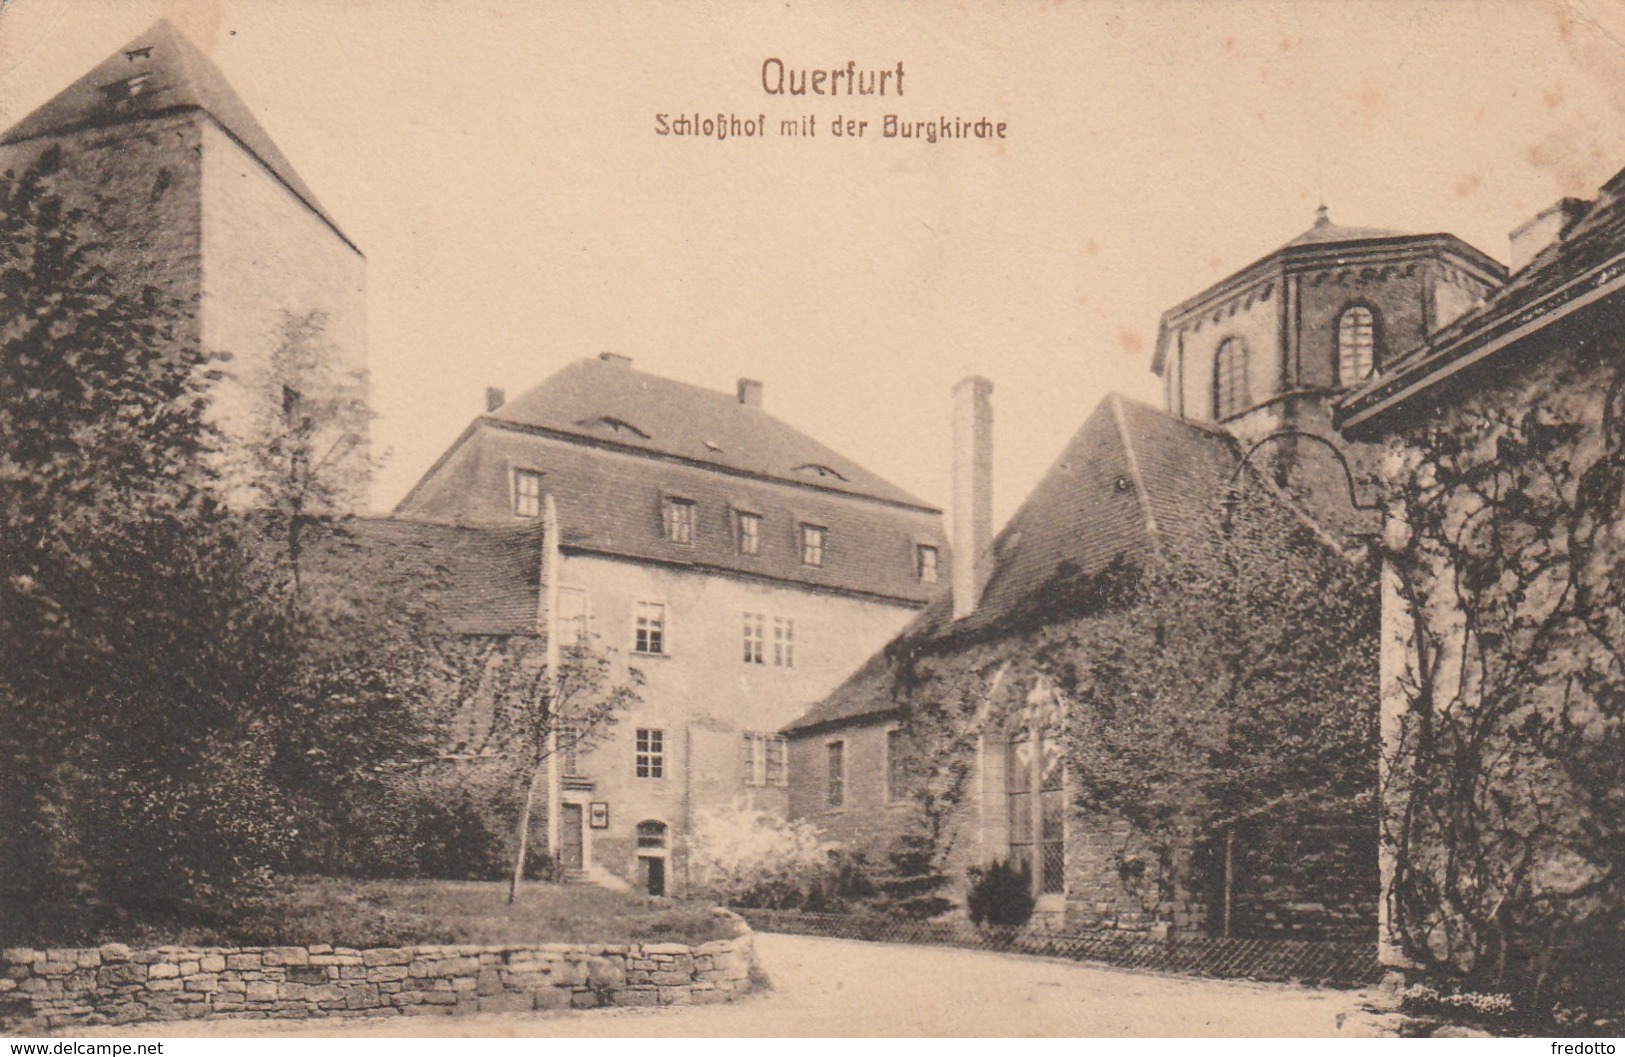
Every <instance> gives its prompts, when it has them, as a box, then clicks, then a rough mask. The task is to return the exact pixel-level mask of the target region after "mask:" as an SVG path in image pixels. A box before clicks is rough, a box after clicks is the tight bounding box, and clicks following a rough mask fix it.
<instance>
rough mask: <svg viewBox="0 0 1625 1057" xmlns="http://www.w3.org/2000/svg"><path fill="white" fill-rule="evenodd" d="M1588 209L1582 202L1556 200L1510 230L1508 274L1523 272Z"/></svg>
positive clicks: (1567, 231) (1580, 200)
mask: <svg viewBox="0 0 1625 1057" xmlns="http://www.w3.org/2000/svg"><path fill="white" fill-rule="evenodd" d="M1590 208H1591V203H1590V202H1588V201H1586V200H1585V199H1583V198H1560V199H1558V200H1557V201H1556V202H1555V203H1554V204H1552V205H1549V206H1547V207H1546V208H1545V209H1542V210H1541V211H1540V212H1538V213H1536V214H1535V215H1534V216H1532V217H1530V218H1529V219H1528V220H1526V221H1524V222H1523V223H1522V224H1519V225H1518V226H1517V227H1515V228H1513V229H1512V234H1511V235H1510V236H1508V239H1509V241H1510V242H1511V243H1512V268H1511V270H1512V271H1514V272H1521V271H1523V269H1524V268H1525V267H1526V266H1527V265H1528V264H1529V262H1530V261H1532V260H1534V259H1535V257H1536V256H1537V255H1538V254H1539V253H1540V251H1541V250H1543V249H1545V248H1546V247H1547V246H1550V245H1552V243H1554V242H1557V241H1559V240H1561V239H1562V238H1563V236H1564V235H1567V234H1568V233H1569V229H1571V228H1573V227H1574V225H1575V224H1576V223H1577V222H1578V221H1579V220H1580V218H1581V217H1583V216H1585V214H1586V210H1588V209H1590Z"/></svg>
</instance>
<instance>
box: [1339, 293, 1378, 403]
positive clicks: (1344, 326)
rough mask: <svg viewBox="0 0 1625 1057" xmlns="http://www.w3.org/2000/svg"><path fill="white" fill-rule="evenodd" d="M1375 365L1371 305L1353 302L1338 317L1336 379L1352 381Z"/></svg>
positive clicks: (1343, 382) (1345, 382) (1374, 325)
mask: <svg viewBox="0 0 1625 1057" xmlns="http://www.w3.org/2000/svg"><path fill="white" fill-rule="evenodd" d="M1376 366H1377V322H1376V319H1375V317H1373V316H1372V314H1371V309H1369V308H1366V307H1365V306H1364V305H1354V306H1353V307H1351V308H1349V309H1348V310H1347V311H1345V312H1344V313H1343V314H1342V316H1340V317H1339V318H1338V320H1337V383H1338V384H1339V385H1354V384H1355V383H1356V382H1363V381H1365V380H1366V379H1367V378H1370V377H1371V372H1372V371H1373V370H1374V369H1375V368H1376Z"/></svg>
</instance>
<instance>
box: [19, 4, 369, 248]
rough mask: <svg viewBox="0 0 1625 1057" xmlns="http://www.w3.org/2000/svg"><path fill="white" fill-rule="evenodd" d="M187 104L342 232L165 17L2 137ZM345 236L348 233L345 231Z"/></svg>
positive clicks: (54, 131) (69, 128)
mask: <svg viewBox="0 0 1625 1057" xmlns="http://www.w3.org/2000/svg"><path fill="white" fill-rule="evenodd" d="M185 110H201V111H203V112H204V113H206V114H208V115H209V116H210V117H212V118H213V119H214V120H215V121H216V122H217V123H218V124H219V125H220V127H221V128H222V129H224V130H225V131H226V133H227V134H228V135H230V136H231V137H232V138H233V139H235V140H236V141H237V142H238V143H239V144H241V146H242V147H243V149H244V150H246V151H248V152H249V153H250V154H252V155H254V157H256V158H258V159H259V161H260V162H261V163H262V164H263V165H264V166H265V167H266V168H267V169H269V170H270V171H271V173H272V174H273V175H274V176H275V177H276V178H277V179H278V180H280V181H281V182H282V183H283V184H285V185H286V186H287V188H288V190H290V191H292V192H293V193H294V194H296V195H298V196H299V197H300V198H301V199H302V200H303V201H304V203H305V204H306V205H307V206H309V207H310V208H311V210H312V211H313V212H315V213H316V214H317V215H318V216H320V217H321V218H322V219H323V220H325V221H326V222H327V223H328V225H329V226H331V227H332V228H333V230H334V231H335V232H338V231H339V229H338V225H336V224H334V223H333V220H332V218H331V217H329V216H328V215H327V213H326V211H325V210H323V209H322V206H321V203H320V202H318V201H317V200H316V195H315V194H314V193H313V192H312V191H311V189H310V188H309V187H308V186H307V185H306V184H305V182H304V181H303V180H301V179H300V178H299V174H298V173H297V172H295V171H294V168H293V165H292V164H291V163H290V162H289V161H288V159H287V158H286V157H284V156H283V154H282V152H281V151H280V150H278V149H277V145H276V144H275V143H274V142H273V141H272V140H271V137H270V135H269V134H268V133H267V132H266V131H265V129H263V128H261V127H260V123H259V122H258V121H256V120H255V119H254V115H253V113H252V112H251V111H250V110H249V109H248V107H247V106H246V105H245V104H244V103H243V101H242V99H241V98H240V97H239V96H238V95H237V93H236V91H235V90H234V89H233V88H232V87H231V85H230V84H229V83H227V81H226V79H225V77H224V75H222V74H221V72H220V70H219V68H217V67H216V66H215V65H214V63H213V62H211V61H209V59H208V58H207V57H206V56H204V55H203V53H202V52H200V51H198V50H197V48H196V47H194V46H193V45H192V42H191V41H189V40H187V39H186V38H185V37H184V36H182V35H181V33H180V32H179V31H177V30H176V29H175V27H174V26H172V25H170V24H169V23H168V22H167V21H165V20H164V19H159V20H158V21H157V22H155V23H153V24H152V26H151V27H150V28H149V29H148V30H147V31H146V32H145V33H143V34H141V35H140V36H139V37H136V38H135V39H134V40H132V41H130V42H129V43H128V44H126V45H125V46H124V47H122V48H120V49H119V50H118V51H116V52H114V53H113V54H112V55H111V56H109V57H108V58H107V59H106V60H105V61H103V62H102V63H101V64H100V65H98V66H96V67H95V68H93V69H92V70H91V71H90V72H89V73H87V74H85V75H84V76H83V77H80V78H79V79H78V80H77V81H74V82H73V83H72V84H70V85H68V87H66V88H64V89H63V90H62V91H60V92H58V93H57V94H56V95H55V96H53V97H52V98H51V99H50V101H48V102H46V103H45V104H44V105H42V106H40V107H39V108H38V109H36V110H35V111H34V112H33V113H31V114H29V115H28V116H27V117H25V118H23V119H22V120H21V121H19V122H17V124H15V125H13V126H12V127H11V128H10V129H8V130H7V131H6V133H5V134H4V135H3V136H0V144H12V143H21V142H23V141H25V140H31V139H37V138H39V137H41V136H52V135H60V134H62V133H66V132H73V131H75V130H78V129H82V128H94V127H99V126H107V125H118V124H124V123H126V122H130V121H137V120H142V119H145V118H150V117H157V116H159V115H161V114H168V113H175V112H179V111H185ZM339 235H340V237H341V238H342V237H343V233H342V232H339ZM346 241H348V240H347V239H346Z"/></svg>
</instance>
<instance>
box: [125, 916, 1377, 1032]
mask: <svg viewBox="0 0 1625 1057" xmlns="http://www.w3.org/2000/svg"><path fill="white" fill-rule="evenodd" d="M756 944H757V951H758V954H759V959H760V962H761V965H762V968H763V969H764V970H765V971H766V972H767V974H768V975H769V976H770V977H771V978H772V980H773V990H772V991H771V992H769V993H768V994H765V995H760V996H756V997H753V998H751V999H749V1000H747V1001H744V1002H740V1003H737V1004H734V1005H727V1006H702V1007H688V1008H664V1009H621V1010H595V1011H590V1012H580V1013H556V1014H545V1013H535V1014H503V1015H496V1014H490V1015H485V1014H482V1015H479V1016H465V1017H444V1018H442V1017H392V1018H389V1019H378V1020H364V1021H354V1020H328V1021H214V1022H208V1021H204V1022H189V1023H183V1024H152V1025H142V1026H140V1027H139V1028H133V1029H132V1028H122V1029H98V1030H97V1031H96V1032H95V1034H99V1035H114V1036H121V1037H129V1036H132V1035H136V1034H141V1035H158V1036H169V1037H207V1036H217V1037H221V1036H224V1037H234V1036H255V1037H285V1036H292V1035H320V1036H328V1035H396V1036H422V1035H432V1036H537V1035H557V1036H629V1035H631V1036H673V1035H693V1036H713V1037H714V1036H741V1035H743V1036H759V1035H760V1036H830V1035H834V1036H854V1035H856V1036H866V1035H925V1036H966V1035H1050V1036H1074V1035H1082V1036H1147V1035H1175V1036H1304V1037H1307V1036H1323V1037H1351V1036H1353V1037H1360V1036H1372V1035H1376V1034H1379V1033H1380V1021H1379V1019H1378V1018H1376V1017H1373V1016H1372V1015H1370V1014H1368V1013H1365V1012H1363V1011H1362V1010H1361V1008H1360V1007H1361V1006H1362V1004H1363V1003H1364V1002H1366V1001H1368V1000H1369V999H1370V997H1371V996H1370V995H1369V994H1366V993H1362V992H1351V991H1331V990H1320V989H1314V988H1304V987H1292V986H1289V985H1285V984H1249V983H1236V982H1230V981H1218V980H1198V979H1190V978H1183V977H1173V976H1159V975H1156V974H1152V973H1139V972H1131V971H1127V970H1118V969H1106V968H1100V967H1095V966H1086V965H1079V964H1076V963H1073V962H1063V961H1052V960H1049V959H1042V958H1029V957H1022V956H1019V955H1006V954H990V953H987V952H985V951H962V950H954V949H951V948H944V947H909V946H902V945H894V944H880V943H858V942H854V941H849V940H828V939H812V938H808V937H804V936H775V935H768V934H762V933H758V934H757V937H756Z"/></svg>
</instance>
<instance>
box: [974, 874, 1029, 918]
mask: <svg viewBox="0 0 1625 1057" xmlns="http://www.w3.org/2000/svg"><path fill="white" fill-rule="evenodd" d="M1033 905H1034V899H1033V880H1032V875H1031V874H1030V873H1028V871H1027V865H1026V864H1025V863H1023V864H1021V866H1020V868H1017V867H1015V866H1013V865H1011V864H1010V863H1009V862H1008V861H1006V860H1004V859H995V860H994V861H993V862H991V863H989V864H988V865H987V866H973V867H971V869H970V890H969V891H968V892H966V893H965V906H966V908H967V909H968V910H969V911H970V919H971V921H973V922H975V923H976V924H978V925H1005V926H1020V925H1025V924H1026V923H1027V919H1028V918H1030V917H1032V916H1033Z"/></svg>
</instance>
